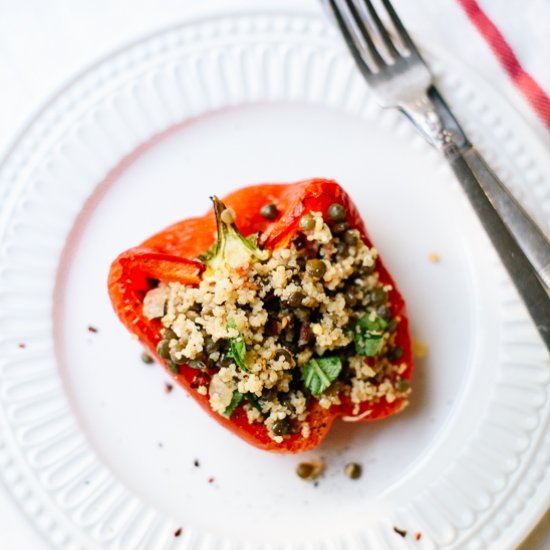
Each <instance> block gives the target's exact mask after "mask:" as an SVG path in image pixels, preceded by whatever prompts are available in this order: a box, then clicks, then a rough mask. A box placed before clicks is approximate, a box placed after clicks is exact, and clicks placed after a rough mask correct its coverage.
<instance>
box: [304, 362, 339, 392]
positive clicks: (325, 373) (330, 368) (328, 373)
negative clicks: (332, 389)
mask: <svg viewBox="0 0 550 550" xmlns="http://www.w3.org/2000/svg"><path fill="white" fill-rule="evenodd" d="M341 371H342V361H341V360H340V357H314V358H313V359H310V360H309V361H308V362H307V363H306V364H305V365H304V366H303V367H302V375H303V377H304V384H305V385H306V387H307V388H308V389H309V391H311V393H312V394H313V395H315V396H316V397H317V396H319V395H321V393H323V392H324V391H325V390H326V389H327V388H328V387H329V386H330V385H331V384H332V383H333V382H334V381H335V380H336V379H337V378H338V375H339V374H340V372H341Z"/></svg>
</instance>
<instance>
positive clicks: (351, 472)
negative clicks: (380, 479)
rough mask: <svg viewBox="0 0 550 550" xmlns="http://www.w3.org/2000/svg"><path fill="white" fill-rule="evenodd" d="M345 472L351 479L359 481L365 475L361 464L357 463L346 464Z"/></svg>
mask: <svg viewBox="0 0 550 550" xmlns="http://www.w3.org/2000/svg"><path fill="white" fill-rule="evenodd" d="M344 472H345V474H346V475H347V476H348V477H349V478H350V479H359V478H360V477H361V474H362V473H363V468H362V467H361V464H357V462H350V463H349V464H346V467H345V468H344Z"/></svg>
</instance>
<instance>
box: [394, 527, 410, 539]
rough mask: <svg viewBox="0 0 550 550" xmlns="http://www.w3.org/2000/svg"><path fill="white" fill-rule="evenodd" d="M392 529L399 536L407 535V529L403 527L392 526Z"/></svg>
mask: <svg viewBox="0 0 550 550" xmlns="http://www.w3.org/2000/svg"><path fill="white" fill-rule="evenodd" d="M393 530H394V531H395V532H396V533H397V534H398V535H399V536H401V537H403V538H405V537H406V536H407V531H405V530H404V529H399V527H394V528H393Z"/></svg>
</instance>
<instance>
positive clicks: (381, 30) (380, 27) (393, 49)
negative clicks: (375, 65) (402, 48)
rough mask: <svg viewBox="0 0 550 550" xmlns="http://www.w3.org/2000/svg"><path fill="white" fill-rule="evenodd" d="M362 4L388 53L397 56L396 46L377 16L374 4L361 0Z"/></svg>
mask: <svg viewBox="0 0 550 550" xmlns="http://www.w3.org/2000/svg"><path fill="white" fill-rule="evenodd" d="M363 3H364V5H365V6H366V8H367V10H368V12H369V15H370V17H371V19H372V22H373V24H374V26H375V27H376V30H377V31H378V34H379V35H380V37H381V38H382V41H383V42H384V45H385V46H386V48H387V49H388V51H389V53H390V55H391V56H392V57H398V56H399V52H398V51H397V49H396V47H395V46H394V45H393V42H392V39H391V36H390V34H389V32H388V31H387V29H386V27H385V26H384V23H382V21H381V20H380V17H378V13H377V12H376V10H375V9H374V6H373V5H372V2H371V1H370V0H363Z"/></svg>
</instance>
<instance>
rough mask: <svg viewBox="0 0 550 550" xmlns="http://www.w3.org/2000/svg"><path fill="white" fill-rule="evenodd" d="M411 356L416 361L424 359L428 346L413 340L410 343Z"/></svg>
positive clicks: (420, 341)
mask: <svg viewBox="0 0 550 550" xmlns="http://www.w3.org/2000/svg"><path fill="white" fill-rule="evenodd" d="M412 350H413V355H414V357H415V358H416V359H424V358H425V357H426V356H427V355H428V351H429V348H428V344H426V343H425V342H422V340H413V342H412Z"/></svg>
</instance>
